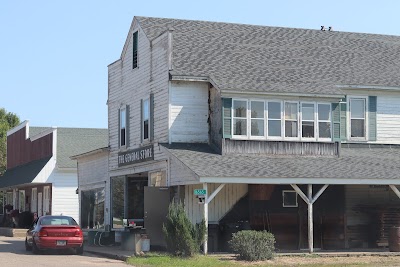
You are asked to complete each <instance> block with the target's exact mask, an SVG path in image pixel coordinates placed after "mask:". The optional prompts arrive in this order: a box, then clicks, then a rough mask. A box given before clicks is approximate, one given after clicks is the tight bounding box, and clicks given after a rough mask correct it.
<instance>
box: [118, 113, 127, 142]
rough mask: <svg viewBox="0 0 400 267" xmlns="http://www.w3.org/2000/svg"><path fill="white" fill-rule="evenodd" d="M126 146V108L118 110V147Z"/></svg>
mask: <svg viewBox="0 0 400 267" xmlns="http://www.w3.org/2000/svg"><path fill="white" fill-rule="evenodd" d="M125 145H126V108H125V107H124V108H121V109H120V110H119V146H125Z"/></svg>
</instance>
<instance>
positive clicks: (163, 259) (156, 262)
mask: <svg viewBox="0 0 400 267" xmlns="http://www.w3.org/2000/svg"><path fill="white" fill-rule="evenodd" d="M127 263H128V264H130V265H134V266H138V267H147V266H173V267H181V266H182V267H186V266H190V267H208V266H210V267H211V266H217V267H225V266H226V267H229V266H241V265H242V264H238V263H235V262H232V261H230V260H226V259H220V258H219V257H210V256H203V255H195V256H194V257H188V258H181V257H175V256H170V255H168V254H161V253H147V254H146V255H145V256H140V257H131V258H129V259H128V260H127Z"/></svg>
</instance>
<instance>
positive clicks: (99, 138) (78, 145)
mask: <svg viewBox="0 0 400 267" xmlns="http://www.w3.org/2000/svg"><path fill="white" fill-rule="evenodd" d="M47 129H48V128H47V127H30V128H29V132H30V133H29V135H30V136H31V137H33V136H35V135H37V134H39V133H41V132H43V131H45V130H47ZM103 147H108V130H107V129H96V128H64V127H58V128H57V166H58V167H60V168H76V162H75V161H73V160H71V159H70V157H71V156H74V155H79V154H82V153H85V152H88V151H92V150H95V149H98V148H103Z"/></svg>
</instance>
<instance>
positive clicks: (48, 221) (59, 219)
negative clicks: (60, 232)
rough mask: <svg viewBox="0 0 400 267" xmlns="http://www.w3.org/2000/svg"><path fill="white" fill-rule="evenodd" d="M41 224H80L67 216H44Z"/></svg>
mask: <svg viewBox="0 0 400 267" xmlns="http://www.w3.org/2000/svg"><path fill="white" fill-rule="evenodd" d="M40 224H41V225H78V224H77V223H76V222H75V220H74V219H72V218H67V217H53V218H43V219H42V221H41V222H40Z"/></svg>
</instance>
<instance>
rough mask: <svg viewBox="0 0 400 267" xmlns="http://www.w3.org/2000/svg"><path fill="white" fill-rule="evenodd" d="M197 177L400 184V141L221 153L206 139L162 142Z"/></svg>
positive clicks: (258, 181)
mask: <svg viewBox="0 0 400 267" xmlns="http://www.w3.org/2000/svg"><path fill="white" fill-rule="evenodd" d="M162 146H163V147H164V148H165V149H166V151H167V152H168V153H169V154H170V155H171V156H173V157H175V158H176V159H177V160H179V161H180V162H182V163H183V165H185V166H187V168H189V169H190V170H191V171H192V172H194V173H195V175H196V176H197V177H198V179H199V182H200V183H202V182H214V183H215V182H216V183H235V182H236V183H237V182H239V181H240V180H241V179H243V178H246V183H255V184H261V183H270V184H290V183H299V184H326V183H328V184H397V185H398V184H400V164H399V158H400V146H399V145H372V144H371V145H369V144H342V148H341V152H340V157H336V156H325V157H316V156H300V155H275V154H229V155H220V154H218V153H216V152H215V151H214V150H213V149H212V148H211V147H210V146H209V145H207V144H184V143H176V144H171V145H168V144H162Z"/></svg>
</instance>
